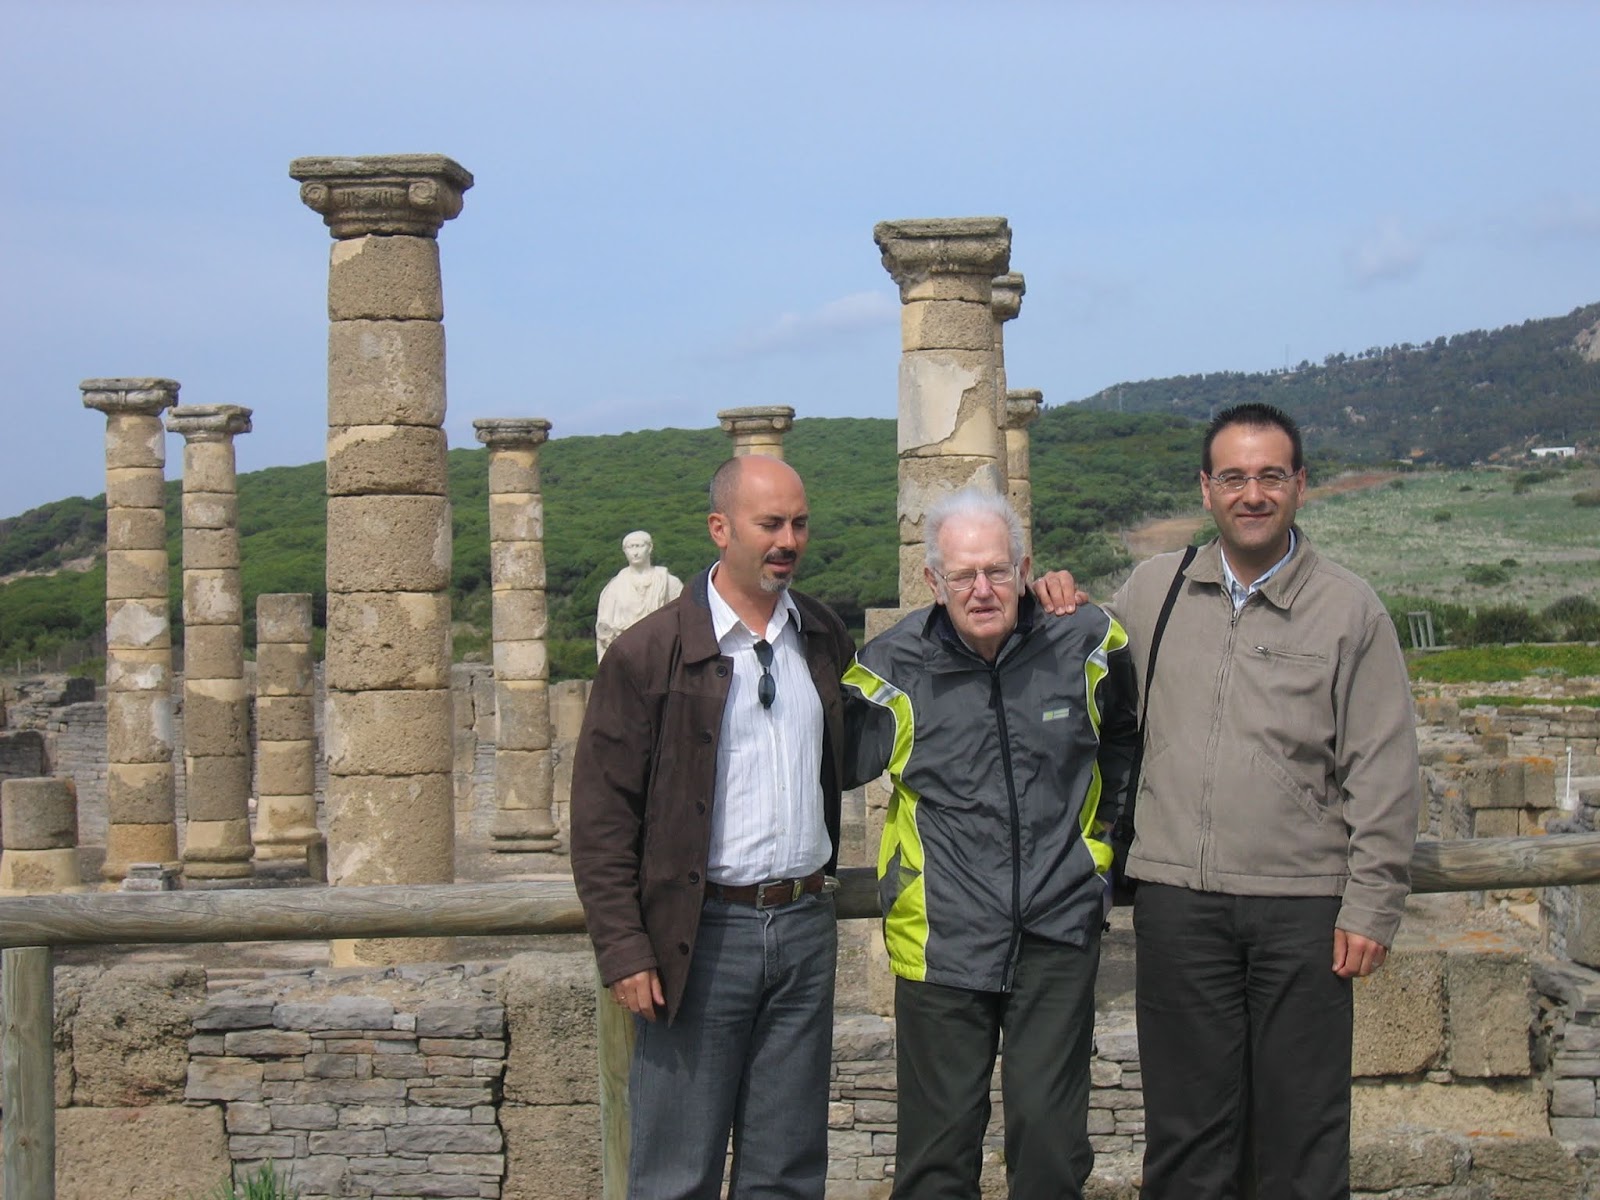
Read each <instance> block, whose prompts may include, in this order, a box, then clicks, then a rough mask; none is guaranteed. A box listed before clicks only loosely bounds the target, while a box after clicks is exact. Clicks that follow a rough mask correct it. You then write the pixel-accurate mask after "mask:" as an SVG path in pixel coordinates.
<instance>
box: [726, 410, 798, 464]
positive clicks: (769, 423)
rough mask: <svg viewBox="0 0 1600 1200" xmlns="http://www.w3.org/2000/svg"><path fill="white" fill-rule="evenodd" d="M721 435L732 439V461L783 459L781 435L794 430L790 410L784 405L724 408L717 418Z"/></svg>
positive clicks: (792, 416) (792, 415)
mask: <svg viewBox="0 0 1600 1200" xmlns="http://www.w3.org/2000/svg"><path fill="white" fill-rule="evenodd" d="M717 421H718V423H719V424H721V426H722V432H723V433H725V434H727V435H728V436H729V437H730V438H732V439H733V457H735V458H740V457H743V456H744V455H746V454H765V455H766V456H767V457H768V458H782V457H783V435H784V434H786V433H788V432H789V430H791V429H793V428H794V409H792V408H790V407H789V406H788V405H786V404H774V405H759V406H756V407H752V408H725V409H723V410H722V411H721V412H719V413H718V414H717Z"/></svg>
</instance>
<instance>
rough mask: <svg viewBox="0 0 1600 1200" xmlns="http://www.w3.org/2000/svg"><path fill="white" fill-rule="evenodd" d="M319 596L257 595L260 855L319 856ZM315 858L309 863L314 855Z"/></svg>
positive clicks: (273, 859) (278, 857)
mask: <svg viewBox="0 0 1600 1200" xmlns="http://www.w3.org/2000/svg"><path fill="white" fill-rule="evenodd" d="M311 634H312V625H311V596H310V594H309V593H307V592H279V593H274V594H270V595H263V596H257V597H256V793H257V798H256V836H255V846H256V858H257V859H259V860H261V861H263V862H283V861H293V860H301V861H306V860H308V859H309V858H311V857H319V858H320V855H318V854H316V853H315V851H316V850H317V849H319V848H320V847H321V846H322V832H321V830H319V829H318V828H317V732H316V711H315V708H314V704H315V687H316V678H315V676H314V674H313V672H314V669H315V667H316V663H315V660H314V659H313V657H312V652H311ZM308 865H309V863H308Z"/></svg>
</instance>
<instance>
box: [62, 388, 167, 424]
mask: <svg viewBox="0 0 1600 1200" xmlns="http://www.w3.org/2000/svg"><path fill="white" fill-rule="evenodd" d="M78 390H79V391H81V392H82V393H83V406H84V407H85V408H94V409H98V410H99V411H101V412H103V413H105V414H106V416H108V417H109V416H119V415H132V416H139V417H159V416H160V415H161V412H162V410H163V409H168V408H171V407H172V406H173V405H174V404H176V403H177V402H178V381H177V380H176V379H85V380H84V381H83V382H82V383H80V384H79V385H78Z"/></svg>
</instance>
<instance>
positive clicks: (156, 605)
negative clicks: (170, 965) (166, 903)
mask: <svg viewBox="0 0 1600 1200" xmlns="http://www.w3.org/2000/svg"><path fill="white" fill-rule="evenodd" d="M78 386H79V387H80V389H81V390H82V392H83V403H84V406H85V407H87V408H93V409H97V410H99V411H100V412H103V413H105V414H106V859H105V865H104V866H103V867H101V874H102V875H103V876H104V877H105V878H106V879H108V880H110V881H112V882H116V881H118V880H120V879H122V878H123V877H124V876H125V875H127V873H128V865H129V864H130V863H136V862H151V863H161V864H162V865H163V866H167V867H170V868H172V869H173V870H177V869H178V868H179V862H178V825H177V806H176V803H175V799H174V792H173V774H172V627H171V622H170V620H169V618H168V609H167V600H168V589H169V584H168V580H167V517H166V464H167V446H166V430H165V429H164V428H163V427H162V425H161V413H162V411H163V410H164V409H167V408H170V407H171V406H172V405H173V404H175V403H177V400H178V384H177V382H176V381H175V380H171V379H86V380H84V381H83V382H82V383H81V384H79V385H78Z"/></svg>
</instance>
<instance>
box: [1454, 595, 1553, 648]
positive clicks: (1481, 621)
mask: <svg viewBox="0 0 1600 1200" xmlns="http://www.w3.org/2000/svg"><path fill="white" fill-rule="evenodd" d="M1543 635H1544V630H1543V629H1542V628H1541V624H1540V621H1539V618H1538V617H1536V616H1534V615H1533V614H1532V613H1530V612H1529V611H1528V610H1527V609H1525V608H1522V607H1521V606H1519V605H1515V604H1500V605H1494V606H1492V607H1488V608H1480V609H1479V610H1478V611H1477V612H1476V613H1474V614H1473V617H1472V621H1471V623H1470V624H1469V625H1468V626H1467V629H1466V631H1465V637H1464V640H1465V641H1466V642H1467V644H1469V645H1473V646H1487V645H1495V644H1500V645H1504V644H1505V643H1507V642H1537V641H1540V640H1541V639H1542V637H1543Z"/></svg>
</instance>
